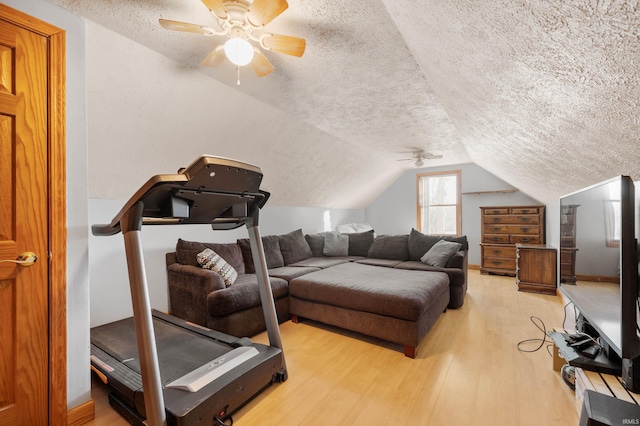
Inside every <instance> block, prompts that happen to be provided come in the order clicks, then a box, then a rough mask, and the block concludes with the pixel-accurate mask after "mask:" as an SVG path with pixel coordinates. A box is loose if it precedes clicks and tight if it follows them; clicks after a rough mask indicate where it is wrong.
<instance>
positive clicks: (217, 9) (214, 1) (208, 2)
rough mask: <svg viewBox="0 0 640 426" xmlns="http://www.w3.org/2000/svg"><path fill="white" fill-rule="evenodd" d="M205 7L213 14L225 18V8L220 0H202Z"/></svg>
mask: <svg viewBox="0 0 640 426" xmlns="http://www.w3.org/2000/svg"><path fill="white" fill-rule="evenodd" d="M202 3H204V5H205V6H207V9H209V11H210V12H211V13H213V14H214V15H216V16H217V17H218V18H220V19H227V15H228V13H229V12H227V8H226V7H224V3H222V0H202Z"/></svg>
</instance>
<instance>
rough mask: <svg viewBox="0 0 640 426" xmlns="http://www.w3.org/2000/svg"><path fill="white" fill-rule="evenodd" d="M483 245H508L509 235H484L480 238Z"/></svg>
mask: <svg viewBox="0 0 640 426" xmlns="http://www.w3.org/2000/svg"><path fill="white" fill-rule="evenodd" d="M482 242H483V243H496V244H509V234H502V235H491V234H485V235H483V236H482Z"/></svg>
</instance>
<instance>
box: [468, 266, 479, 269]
mask: <svg viewBox="0 0 640 426" xmlns="http://www.w3.org/2000/svg"><path fill="white" fill-rule="evenodd" d="M467 266H468V268H469V269H480V265H467Z"/></svg>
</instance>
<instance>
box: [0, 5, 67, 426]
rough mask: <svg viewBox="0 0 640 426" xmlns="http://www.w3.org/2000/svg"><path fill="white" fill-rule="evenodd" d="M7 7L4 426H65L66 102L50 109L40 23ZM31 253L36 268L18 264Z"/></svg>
mask: <svg viewBox="0 0 640 426" xmlns="http://www.w3.org/2000/svg"><path fill="white" fill-rule="evenodd" d="M0 6H1V7H0V425H47V424H63V421H66V368H62V371H61V372H60V371H56V372H55V373H53V374H51V373H52V371H53V370H52V369H54V368H56V369H57V368H59V365H60V364H61V361H60V360H59V359H57V357H60V358H61V359H62V362H64V363H65V364H66V356H65V353H66V351H65V349H66V348H65V347H64V346H66V338H65V337H66V335H65V334H64V333H63V334H62V335H57V333H59V332H60V329H61V328H62V327H63V326H64V325H65V324H64V322H65V320H64V318H65V315H64V314H65V309H64V306H65V305H64V303H62V310H60V303H61V302H60V300H61V297H64V294H62V295H61V288H59V287H60V275H59V274H60V271H59V269H60V266H59V262H58V260H60V261H62V262H66V256H65V252H64V250H63V251H62V253H60V252H59V251H57V252H56V256H57V258H56V262H55V263H54V262H53V259H54V257H53V255H52V253H53V250H56V249H58V248H59V247H60V246H61V244H62V243H61V241H60V237H61V235H59V234H60V231H59V229H60V227H62V229H64V227H65V223H64V221H63V222H62V223H61V224H60V223H55V224H54V223H53V222H52V220H55V219H60V216H62V219H63V220H64V216H65V215H64V210H62V212H60V210H59V204H60V203H64V199H65V197H64V195H63V196H62V200H59V201H57V202H53V203H52V199H54V198H55V197H56V196H58V197H59V196H60V193H59V190H60V186H59V185H60V183H59V182H58V183H55V184H53V185H52V182H51V177H52V176H53V174H58V175H59V174H60V171H56V170H57V169H58V168H60V163H59V162H57V161H53V162H52V154H53V152H52V146H53V145H52V142H53V141H56V140H59V138H60V135H62V137H64V131H62V132H60V130H59V128H58V126H59V121H58V120H59V119H60V117H59V114H60V112H59V111H54V110H55V108H56V105H57V103H59V102H62V103H61V105H62V107H64V100H63V99H62V100H60V99H58V100H52V99H51V95H52V92H51V89H52V85H53V86H54V87H55V86H56V85H57V82H58V81H59V78H60V75H56V74H51V73H50V69H51V64H50V61H49V60H50V58H51V56H50V53H51V44H50V40H49V38H48V36H47V35H46V34H42V32H39V31H34V28H31V27H33V26H34V25H35V26H37V25H39V24H40V22H38V21H37V20H34V19H32V18H30V17H26V16H25V15H22V14H19V13H16V11H14V10H13V9H10V8H7V7H6V6H2V5H0ZM44 27H45V28H49V29H51V27H50V26H47V25H45V26H44ZM58 32H59V30H58ZM62 41H63V42H64V38H63V40H62ZM62 76H64V73H62ZM52 78H53V79H52ZM56 90H57V89H56ZM57 94H58V95H60V93H59V90H57ZM61 94H62V95H63V96H64V92H62V93H61ZM62 117H64V113H62ZM51 119H53V122H51ZM57 143H59V142H57ZM63 146H64V144H63ZM58 148H59V145H58V147H57V148H56V151H57V150H58ZM58 155H59V154H58ZM62 167H64V161H62ZM62 177H64V175H62ZM62 185H64V178H63V179H62ZM63 188H64V186H63ZM52 191H53V192H52ZM56 192H57V193H56ZM54 230H56V232H57V234H55V235H54V233H53V232H52V231H54ZM62 234H63V235H62V236H63V237H64V231H63V232H62ZM52 236H53V238H52ZM23 252H34V253H35V254H36V255H37V256H38V261H37V262H35V264H33V265H32V266H22V265H18V264H15V263H11V262H10V261H11V260H15V259H16V258H18V256H19V255H20V254H21V253H23ZM60 255H62V259H59V257H60ZM54 265H55V266H54ZM62 271H64V267H62ZM54 277H55V278H54ZM52 278H53V279H52ZM54 286H55V287H54ZM61 287H62V289H64V284H63V285H62V286H61ZM60 314H62V318H61V319H60V318H57V319H56V320H55V321H51V319H52V317H54V316H56V317H57V316H59V315H60ZM60 320H62V322H61V321H60ZM52 332H53V333H54V335H53V336H52V334H51V333H52ZM63 345H64V346H63ZM61 346H62V350H61V352H60V353H55V351H57V350H60V348H61ZM61 373H62V374H64V375H65V377H64V378H63V379H62V380H61V379H60V378H59V374H61ZM62 404H64V406H63V405H62ZM63 410H64V412H63Z"/></svg>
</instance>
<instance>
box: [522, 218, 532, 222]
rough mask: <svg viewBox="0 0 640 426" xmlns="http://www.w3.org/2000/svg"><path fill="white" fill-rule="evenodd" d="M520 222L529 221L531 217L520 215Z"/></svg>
mask: <svg viewBox="0 0 640 426" xmlns="http://www.w3.org/2000/svg"><path fill="white" fill-rule="evenodd" d="M520 222H531V218H530V217H521V218H520Z"/></svg>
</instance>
